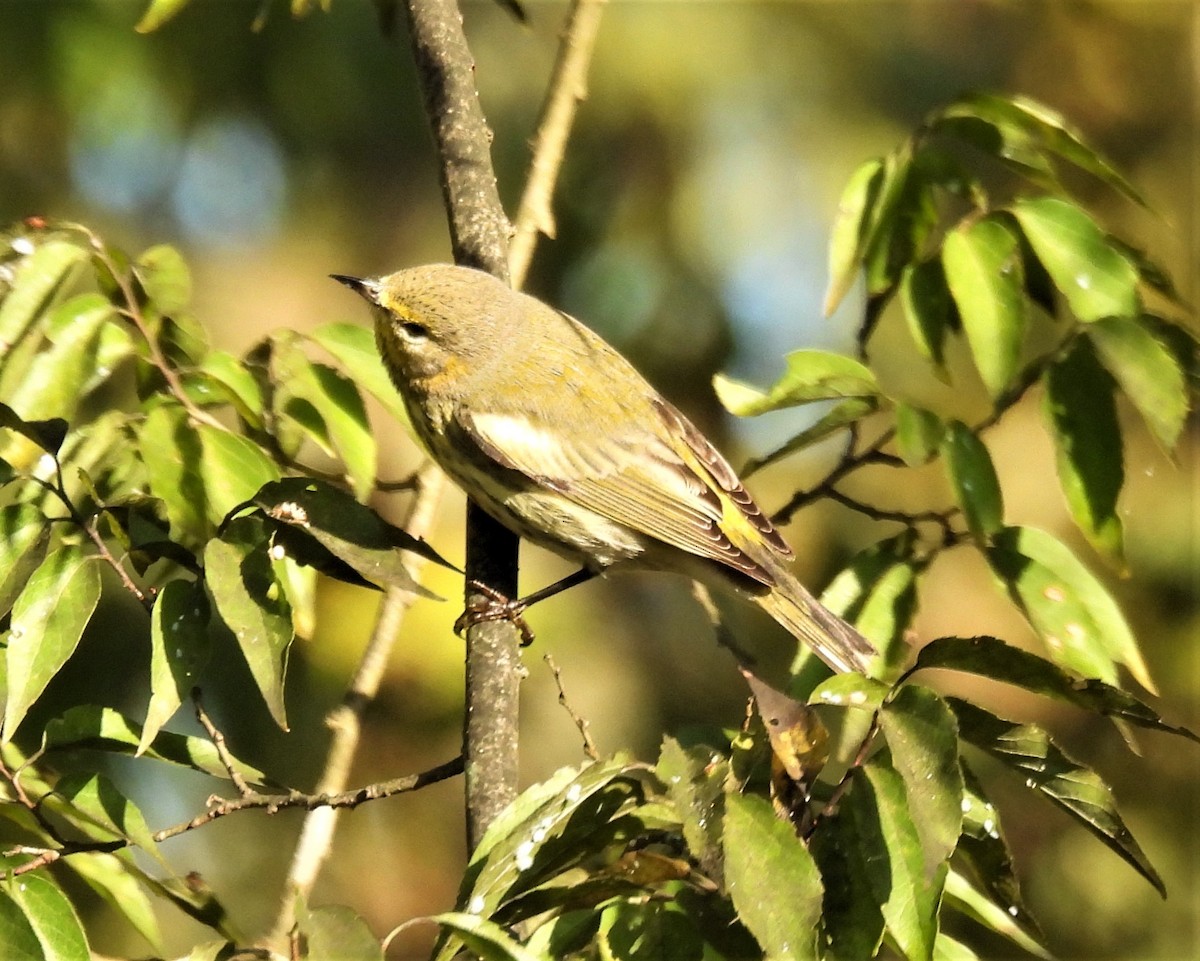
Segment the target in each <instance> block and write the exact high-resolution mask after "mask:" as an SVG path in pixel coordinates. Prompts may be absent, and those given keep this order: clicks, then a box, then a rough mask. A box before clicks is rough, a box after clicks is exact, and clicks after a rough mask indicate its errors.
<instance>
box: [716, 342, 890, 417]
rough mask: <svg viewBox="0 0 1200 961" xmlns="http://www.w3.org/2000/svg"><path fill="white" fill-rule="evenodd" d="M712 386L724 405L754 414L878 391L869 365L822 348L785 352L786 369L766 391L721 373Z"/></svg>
mask: <svg viewBox="0 0 1200 961" xmlns="http://www.w3.org/2000/svg"><path fill="white" fill-rule="evenodd" d="M713 387H714V388H715V389H716V392H717V397H718V398H719V399H720V401H721V403H722V404H724V405H725V409H726V410H728V411H729V412H730V413H732V414H736V415H737V416H738V417H754V416H756V415H758V414H765V413H766V412H767V411H772V410H780V409H782V408H785V407H796V406H798V405H800V404H808V403H811V402H812V401H815V400H834V399H837V398H842V397H876V396H878V395H879V385H878V384H877V383H876V382H875V375H874V374H873V373H871V371H870V369H869V368H867V367H866V366H865V365H863V364H861V363H859V362H858V361H857V360H855V359H854V358H852V357H846V356H845V355H843V354H835V353H832V352H830V351H826V350H796V351H793V352H792V353H790V354H788V355H787V371H786V373H784V375H783V376H782V377H781V378H780V379H779V380H778V381H776V382H775V383H774V384H773V385H772V386H771V388H770V389H769V390H768V391H767V392H766V393H763V392H762V391H759V390H757V389H756V388H754V387H750V386H749V385H747V384H742V383H740V382H739V381H736V380H733V379H732V378H729V377H726V376H725V375H724V374H717V375H716V376H715V377H714V378H713Z"/></svg>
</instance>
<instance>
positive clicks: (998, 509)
mask: <svg viewBox="0 0 1200 961" xmlns="http://www.w3.org/2000/svg"><path fill="white" fill-rule="evenodd" d="M941 451H942V460H943V462H944V463H945V465H946V473H947V475H948V476H949V478H950V486H951V487H952V488H953V490H954V499H955V501H956V502H957V503H958V506H959V507H960V508H962V512H963V516H964V517H965V518H966V521H967V527H968V528H970V531H971V535H972V536H973V537H974V538H975V540H976V541H978V542H979V543H981V544H985V543H987V541H988V539H989V538H990V537H991V536H992V535H994V534H995V533H996V532H997V531H999V530H1000V529H1001V528H1002V527H1003V525H1004V500H1003V497H1002V495H1001V493H1000V481H999V479H998V478H997V477H996V468H995V467H994V466H993V465H992V457H991V455H990V454H989V453H988V449H987V447H986V445H984V443H983V441H981V440H980V439H979V437H978V435H977V434H976V433H975V432H974V431H973V430H971V428H969V427H968V426H967V425H966V424H964V423H962V422H961V421H958V420H952V421H950V422H949V423H947V424H946V432H945V434H944V435H943V436H942V445H941Z"/></svg>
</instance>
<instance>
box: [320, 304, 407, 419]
mask: <svg viewBox="0 0 1200 961" xmlns="http://www.w3.org/2000/svg"><path fill="white" fill-rule="evenodd" d="M309 337H310V339H311V340H312V341H313V343H315V344H318V345H320V347H321V348H323V349H324V350H325V351H327V352H328V353H329V354H330V355H331V356H332V357H333V358H334V359H335V360H336V361H337V362H338V364H339V365H340V366H341V368H342V372H343V373H345V374H346V376H347V377H349V378H350V379H351V380H352V381H354V383H356V384H358V385H359V386H360V387H362V388H363V389H364V390H366V391H367V393H369V394H371V395H372V396H373V397H374V398H375V399H376V400H378V401H379V402H380V403H381V404H383V406H384V407H385V408H387V411H388V413H390V414H391V415H392V416H393V417H395V418H396V420H398V421H400V423H402V424H403V425H404V426H405V429H407V430H408V432H409V433H410V434H411V433H412V427H411V425H410V423H409V419H408V411H407V410H406V409H405V407H404V401H403V400H402V399H401V397H400V394H399V392H398V391H397V390H396V387H395V385H394V384H393V383H392V379H391V377H390V376H388V372H387V368H385V367H384V366H383V361H382V360H381V359H380V357H379V350H378V348H377V347H376V346H375V334H374V332H372V331H371V330H370V328H367V327H361V326H359V325H358V324H343V323H332V324H324V325H322V326H321V327H318V328H317V329H316V330H314V331H313V332H312V334H310V335H309Z"/></svg>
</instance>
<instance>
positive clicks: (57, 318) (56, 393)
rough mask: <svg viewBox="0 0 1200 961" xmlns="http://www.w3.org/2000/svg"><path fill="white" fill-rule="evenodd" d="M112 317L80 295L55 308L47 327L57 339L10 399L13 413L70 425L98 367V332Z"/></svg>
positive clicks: (93, 297) (105, 305) (98, 301)
mask: <svg viewBox="0 0 1200 961" xmlns="http://www.w3.org/2000/svg"><path fill="white" fill-rule="evenodd" d="M114 316H115V314H114V311H113V307H112V305H111V304H110V303H109V302H108V301H107V300H105V299H104V298H103V297H101V296H100V295H99V294H80V295H79V296H78V297H72V298H71V299H70V300H68V301H66V302H65V303H63V304H60V305H59V306H58V307H57V308H55V310H54V313H53V314H52V315H51V317H50V318H49V320H48V321H47V324H48V326H51V325H52V326H54V327H55V328H56V331H55V335H54V336H52V337H51V338H50V341H51V342H50V346H49V347H47V348H44V349H42V350H39V351H38V353H37V355H36V356H35V357H34V358H33V362H32V363H31V364H30V365H29V369H28V370H27V371H25V374H24V377H23V378H22V379H21V381H20V383H18V384H17V385H16V387H15V388H14V389H13V390H12V392H11V393H10V394H9V396H8V402H9V404H11V405H12V408H13V410H15V411H16V412H17V413H18V414H19V415H20V416H22V417H26V418H32V417H38V418H41V419H46V418H50V417H61V418H63V419H64V420H68V421H70V420H72V419H73V418H74V416H75V411H76V409H77V408H78V406H79V402H80V400H81V399H82V398H83V396H84V393H85V388H86V386H87V385H88V383H89V382H90V381H91V380H92V378H93V375H94V374H95V371H96V369H97V367H98V366H99V364H98V358H99V353H100V344H101V337H100V333H101V330H102V328H103V326H104V324H106V323H107V322H108V321H109V320H111V319H113V317H114Z"/></svg>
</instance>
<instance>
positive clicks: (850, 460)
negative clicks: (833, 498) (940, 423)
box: [771, 425, 896, 524]
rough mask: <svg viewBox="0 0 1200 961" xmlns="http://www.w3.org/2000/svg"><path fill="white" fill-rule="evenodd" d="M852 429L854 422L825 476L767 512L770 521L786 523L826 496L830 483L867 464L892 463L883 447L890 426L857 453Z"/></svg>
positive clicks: (892, 433)
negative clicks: (835, 461)
mask: <svg viewBox="0 0 1200 961" xmlns="http://www.w3.org/2000/svg"><path fill="white" fill-rule="evenodd" d="M856 428H857V425H853V426H851V428H850V430H849V431H848V434H849V437H848V439H847V442H846V450H845V453H843V454H842V457H841V460H839V461H838V462H837V464H836V465H834V468H833V470H831V471H830V472H829V473H828V474H827V475H825V479H824V480H822V481H821V483H819V484H817V485H816V486H815V487H811V488H809V489H808V490H806V491H797V492H796V493H795V494H793V495H792V496H791V498H790V499H789V500H788V502H787V503H786V504H784V505H783V507H781V508H779V510H777V511H775V513H774V514H772V515H771V523H773V524H787V523H789V522H790V521H791V519H792V518H793V517H794V516H795V515H796V513H797V512H798V511H799V510H800V509H801V508H803V507H807V506H808V505H809V504H811V503H813V502H814V501H818V500H820V499H821V498H822V497H826V496H828V494H829V492H830V491H831V490H833V488H834V485H836V484H837V483H838V482H839V481H840V480H842V479H843V478H845V477H846V476H847V475H849V474H852V473H854V471H856V470H858V469H859V468H861V467H865V466H867V465H868V464H876V465H879V464H886V465H888V466H894V465H895V463H896V458H894V457H893V456H892V455H891V454H888V453H886V452H885V451H884V450H883V448H884V447H885V446H886V445H887V444H888V442H890V441H891V439H892V438H893V437H894V436H895V434H896V431H895V429H894V428H888V429H887V430H885V431H884V432H883V433H882V434H880V435H879V436H878V437H877V438H875V440H874V441H873V442H872V443H871V444H870V445H868V446H867V447H866V448H864V449H863V450H862V451H860V452H858V453H856V452H855V447H856V445H857V440H858V431H857V429H856Z"/></svg>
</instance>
